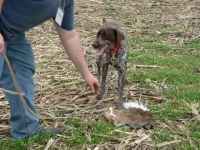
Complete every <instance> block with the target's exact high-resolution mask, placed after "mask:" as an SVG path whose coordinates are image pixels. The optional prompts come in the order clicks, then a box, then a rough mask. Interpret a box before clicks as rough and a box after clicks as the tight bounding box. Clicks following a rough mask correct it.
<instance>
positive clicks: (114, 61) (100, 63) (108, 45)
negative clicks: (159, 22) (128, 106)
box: [92, 19, 129, 109]
mask: <svg viewBox="0 0 200 150" xmlns="http://www.w3.org/2000/svg"><path fill="white" fill-rule="evenodd" d="M92 46H93V47H94V48H95V49H97V51H96V52H95V54H96V55H97V68H98V71H97V78H98V80H99V82H100V83H101V87H100V91H99V93H98V95H97V99H99V100H100V99H102V98H103V96H104V94H105V89H106V76H107V72H108V66H109V65H112V66H113V67H114V68H116V70H118V101H117V106H118V109H123V88H124V85H125V83H126V82H127V80H126V77H125V72H126V68H127V54H128V48H129V43H128V38H127V36H126V34H125V32H124V30H123V29H122V28H121V27H120V26H119V25H117V24H116V23H112V22H107V21H106V20H105V19H103V25H102V26H101V27H100V29H99V31H98V32H97V35H96V40H95V42H94V43H93V44H92Z"/></svg>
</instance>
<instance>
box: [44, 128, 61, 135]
mask: <svg viewBox="0 0 200 150" xmlns="http://www.w3.org/2000/svg"><path fill="white" fill-rule="evenodd" d="M63 131H64V130H63V129H62V128H46V129H41V131H40V132H49V133H51V134H53V135H55V134H62V133H63Z"/></svg>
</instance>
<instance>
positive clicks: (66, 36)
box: [55, 23, 100, 93]
mask: <svg viewBox="0 0 200 150" xmlns="http://www.w3.org/2000/svg"><path fill="white" fill-rule="evenodd" d="M55 26H56V29H57V32H58V35H59V37H60V39H61V42H62V44H63V46H64V49H65V51H66V53H67V55H68V56H69V58H70V59H71V61H72V62H73V64H74V65H75V66H76V67H77V69H78V70H79V72H80V73H81V75H82V77H83V79H84V80H85V82H86V84H87V87H88V88H89V89H90V90H91V91H92V92H94V93H97V92H98V90H99V87H100V86H99V82H98V80H97V79H96V78H95V77H94V76H93V75H92V74H91V73H90V71H89V69H88V65H87V63H86V61H85V58H84V54H83V50H82V45H81V43H80V40H79V37H78V35H77V33H76V31H75V29H73V30H71V31H68V30H64V29H62V28H61V27H60V26H58V25H57V24H56V23H55Z"/></svg>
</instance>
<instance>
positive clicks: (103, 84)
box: [97, 63, 108, 100]
mask: <svg viewBox="0 0 200 150" xmlns="http://www.w3.org/2000/svg"><path fill="white" fill-rule="evenodd" d="M107 72H108V63H105V64H103V66H102V76H101V77H102V78H101V87H100V88H101V89H100V91H99V93H98V94H97V99H99V100H100V99H102V98H103V96H104V94H105V89H106V76H107Z"/></svg>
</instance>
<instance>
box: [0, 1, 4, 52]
mask: <svg viewBox="0 0 200 150" xmlns="http://www.w3.org/2000/svg"><path fill="white" fill-rule="evenodd" d="M3 1H4V0H0V13H1V9H2V6H3ZM0 31H1V29H0ZM3 52H4V39H3V36H2V34H1V32H0V54H2V53H3Z"/></svg>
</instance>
